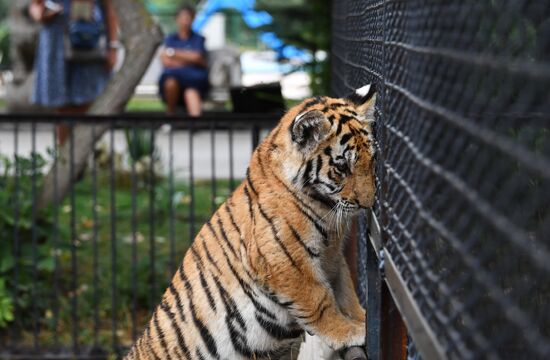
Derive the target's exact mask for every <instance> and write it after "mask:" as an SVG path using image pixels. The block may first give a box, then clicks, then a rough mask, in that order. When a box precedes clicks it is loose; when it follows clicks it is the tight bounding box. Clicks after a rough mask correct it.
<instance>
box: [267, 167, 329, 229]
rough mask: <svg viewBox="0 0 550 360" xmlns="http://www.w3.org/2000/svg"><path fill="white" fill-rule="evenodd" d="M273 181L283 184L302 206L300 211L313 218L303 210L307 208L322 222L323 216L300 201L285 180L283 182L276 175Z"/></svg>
mask: <svg viewBox="0 0 550 360" xmlns="http://www.w3.org/2000/svg"><path fill="white" fill-rule="evenodd" d="M273 179H275V180H276V181H277V182H279V183H280V184H282V185H283V186H284V188H285V189H286V191H288V192H289V193H290V194H291V195H292V197H294V199H295V200H296V201H297V202H298V203H299V204H300V206H298V208H300V210H301V211H302V212H303V213H304V214H305V215H307V216H308V217H309V218H311V215H309V214H308V213H307V212H305V211H304V210H303V208H302V207H304V208H306V209H307V210H308V211H309V212H311V213H312V214H313V215H315V217H316V218H317V219H318V220H319V221H320V220H322V218H321V216H320V215H319V214H317V213H316V212H315V210H313V208H312V207H311V206H309V205H308V204H306V203H305V202H304V201H303V200H302V199H300V198H299V197H298V195H297V194H296V193H295V192H294V191H292V189H290V188H289V187H288V186H287V185H286V184H285V183H284V182H283V180H281V179H280V178H279V177H278V176H277V175H275V174H274V176H273Z"/></svg>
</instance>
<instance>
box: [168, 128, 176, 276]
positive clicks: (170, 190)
mask: <svg viewBox="0 0 550 360" xmlns="http://www.w3.org/2000/svg"><path fill="white" fill-rule="evenodd" d="M168 148H169V149H168V151H169V152H170V154H169V155H168V156H169V159H170V160H169V168H170V169H169V175H168V176H169V179H168V181H169V184H168V196H169V197H168V201H169V208H168V211H169V213H168V221H169V223H168V227H169V229H168V232H169V234H168V237H169V241H170V257H169V262H168V268H169V270H170V273H173V272H174V271H175V270H176V262H175V257H176V244H175V242H176V239H175V238H176V236H175V228H174V192H175V191H174V129H173V128H172V127H170V132H169V133H168Z"/></svg>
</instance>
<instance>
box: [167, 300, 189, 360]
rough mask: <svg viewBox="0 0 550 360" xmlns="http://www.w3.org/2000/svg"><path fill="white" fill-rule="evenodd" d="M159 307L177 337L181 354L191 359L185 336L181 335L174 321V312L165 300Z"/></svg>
mask: <svg viewBox="0 0 550 360" xmlns="http://www.w3.org/2000/svg"><path fill="white" fill-rule="evenodd" d="M160 308H161V309H162V310H163V311H164V313H165V314H166V316H168V318H169V319H170V324H171V325H172V329H173V330H174V332H175V333H176V338H177V339H178V346H179V348H180V349H181V350H182V351H183V355H184V356H185V358H186V359H189V360H190V359H191V353H190V352H189V348H188V347H187V344H186V343H185V338H184V337H183V333H182V332H181V329H180V327H179V326H178V324H177V322H176V316H175V315H174V313H173V312H172V311H171V310H170V306H169V305H168V304H166V303H165V302H161V303H160Z"/></svg>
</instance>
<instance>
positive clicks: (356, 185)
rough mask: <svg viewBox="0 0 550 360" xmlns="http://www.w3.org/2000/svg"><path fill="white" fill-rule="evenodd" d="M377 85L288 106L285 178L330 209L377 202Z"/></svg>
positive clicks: (282, 135) (283, 162) (346, 209)
mask: <svg viewBox="0 0 550 360" xmlns="http://www.w3.org/2000/svg"><path fill="white" fill-rule="evenodd" d="M375 100H376V95H375V91H374V86H369V85H367V86H365V87H363V88H361V89H359V90H357V92H356V93H354V94H353V95H352V96H350V97H347V98H343V99H334V98H329V97H315V98H312V99H308V100H305V101H304V102H302V103H301V104H299V105H297V106H295V107H294V108H292V109H290V110H289V111H288V113H287V114H286V115H285V116H284V117H283V120H282V123H281V125H282V128H281V129H286V131H279V132H278V135H277V138H278V139H279V141H278V142H279V143H280V144H281V145H283V146H284V147H285V148H286V150H287V151H285V152H284V155H283V156H284V158H280V164H281V166H282V170H283V173H284V176H285V177H286V179H287V181H288V182H289V183H290V184H291V185H292V187H294V189H295V190H296V191H299V192H303V193H305V194H307V195H308V196H311V197H312V198H314V199H316V200H318V201H319V202H321V203H322V204H324V205H326V206H327V207H329V208H335V207H337V208H338V209H339V210H340V211H342V212H344V213H355V212H356V211H358V210H359V209H361V208H368V207H371V206H372V205H373V202H374V197H375V176H374V152H375V150H374V149H375V146H374V138H373V130H372V123H373V122H374V103H375Z"/></svg>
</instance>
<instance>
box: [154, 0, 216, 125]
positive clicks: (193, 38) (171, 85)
mask: <svg viewBox="0 0 550 360" xmlns="http://www.w3.org/2000/svg"><path fill="white" fill-rule="evenodd" d="M194 16H195V10H194V9H193V8H192V7H190V6H184V7H182V8H181V9H180V10H179V11H178V13H177V18H176V21H177V25H178V31H177V32H176V33H173V34H170V35H168V36H167V37H166V39H165V41H164V49H163V50H162V52H161V54H160V59H161V62H162V65H163V66H164V71H163V72H162V75H161V77H160V80H159V91H160V95H161V97H162V100H163V101H164V102H165V103H166V112H167V113H168V114H174V113H175V111H176V107H177V106H178V105H180V104H182V105H185V108H186V109H187V113H188V114H189V116H200V115H201V112H202V98H203V97H204V96H205V95H206V92H207V91H208V72H207V70H206V49H205V47H204V37H203V36H201V35H199V34H197V33H195V32H193V30H191V24H192V23H193V18H194Z"/></svg>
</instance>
